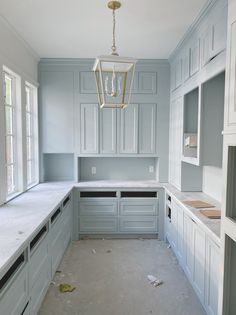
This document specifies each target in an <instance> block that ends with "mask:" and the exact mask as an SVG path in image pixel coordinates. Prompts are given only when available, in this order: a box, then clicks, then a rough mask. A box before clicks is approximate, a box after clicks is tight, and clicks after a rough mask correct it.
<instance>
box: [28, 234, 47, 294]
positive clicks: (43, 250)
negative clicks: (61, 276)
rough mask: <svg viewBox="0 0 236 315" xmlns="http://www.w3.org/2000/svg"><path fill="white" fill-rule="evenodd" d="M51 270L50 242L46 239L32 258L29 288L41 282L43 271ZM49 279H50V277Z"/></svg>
mask: <svg viewBox="0 0 236 315" xmlns="http://www.w3.org/2000/svg"><path fill="white" fill-rule="evenodd" d="M44 268H45V269H49V255H48V241H47V238H45V239H44V240H43V241H42V243H41V244H40V245H39V246H38V248H37V249H36V250H35V251H34V253H33V254H32V256H31V257H30V262H29V288H30V289H31V288H32V287H33V286H34V284H35V283H36V282H38V281H39V279H40V277H41V273H42V270H43V269H44ZM48 279H49V277H48Z"/></svg>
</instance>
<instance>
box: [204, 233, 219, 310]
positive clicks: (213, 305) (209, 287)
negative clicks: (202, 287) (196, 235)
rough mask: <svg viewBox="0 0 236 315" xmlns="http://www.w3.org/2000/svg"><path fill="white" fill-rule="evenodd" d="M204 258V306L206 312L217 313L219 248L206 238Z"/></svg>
mask: <svg viewBox="0 0 236 315" xmlns="http://www.w3.org/2000/svg"><path fill="white" fill-rule="evenodd" d="M206 253H207V258H206V264H207V267H206V299H205V300H206V307H207V310H208V314H210V315H217V314H218V312H217V311H218V288H219V281H220V279H219V275H220V248H219V247H218V246H217V245H216V244H215V243H214V242H213V241H212V240H211V239H209V238H208V239H207V250H206Z"/></svg>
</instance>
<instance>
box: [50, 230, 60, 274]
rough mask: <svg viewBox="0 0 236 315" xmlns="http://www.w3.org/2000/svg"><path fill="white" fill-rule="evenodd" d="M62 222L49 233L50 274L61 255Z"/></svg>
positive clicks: (55, 267) (58, 262)
mask: <svg viewBox="0 0 236 315" xmlns="http://www.w3.org/2000/svg"><path fill="white" fill-rule="evenodd" d="M61 229H62V224H60V225H58V227H57V229H54V230H53V231H52V234H51V244H50V254H51V270H52V276H54V273H55V272H56V269H57V267H58V265H59V264H60V262H61V259H62V256H63V245H62V230H61Z"/></svg>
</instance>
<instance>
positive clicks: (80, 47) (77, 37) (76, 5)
mask: <svg viewBox="0 0 236 315" xmlns="http://www.w3.org/2000/svg"><path fill="white" fill-rule="evenodd" d="M107 2H108V1H106V0H0V15H2V16H3V17H4V18H5V19H6V20H7V21H8V22H9V23H10V24H11V25H12V26H13V27H14V28H15V30H16V31H17V32H18V34H19V35H21V37H22V38H23V39H24V40H25V41H26V42H27V43H28V44H29V45H30V46H31V47H32V48H33V50H34V51H35V52H36V53H37V54H38V55H39V56H40V57H48V58H94V57H96V56H97V55H100V54H108V53H110V47H111V35H112V16H111V11H110V10H109V9H107V7H106V4H107ZM206 2H207V0H121V3H122V7H121V9H120V10H119V11H118V12H117V46H118V52H119V53H120V55H124V56H132V57H136V58H168V57H169V55H170V53H171V52H172V51H173V50H174V48H175V47H176V45H177V44H178V42H179V41H180V39H181V37H182V36H183V35H184V33H185V32H186V30H187V29H188V27H189V26H190V25H191V23H192V22H193V21H194V19H195V18H196V17H197V15H198V14H199V12H200V11H201V9H202V7H203V5H204V4H205V3H206Z"/></svg>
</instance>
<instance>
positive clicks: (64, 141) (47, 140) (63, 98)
mask: <svg viewBox="0 0 236 315" xmlns="http://www.w3.org/2000/svg"><path fill="white" fill-rule="evenodd" d="M73 88H74V77H73V72H66V71H55V72H54V71H45V72H41V74H40V91H39V92H40V108H41V110H42V119H41V130H42V145H43V153H73V152H74V128H73V125H74V124H73V121H74V114H73V113H74V105H73V102H74V101H73V99H74V91H73Z"/></svg>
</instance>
